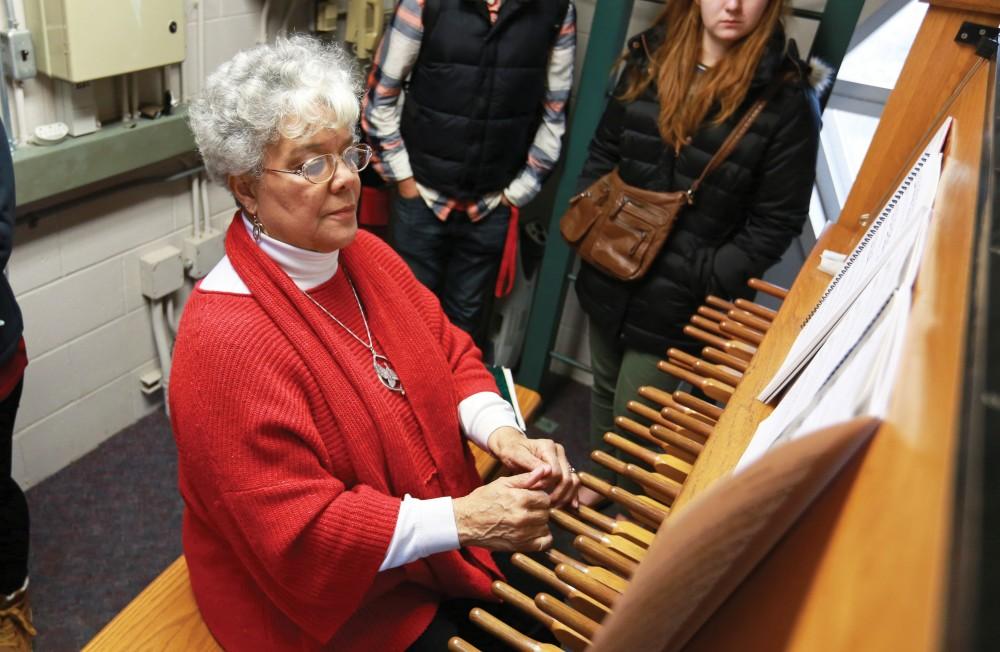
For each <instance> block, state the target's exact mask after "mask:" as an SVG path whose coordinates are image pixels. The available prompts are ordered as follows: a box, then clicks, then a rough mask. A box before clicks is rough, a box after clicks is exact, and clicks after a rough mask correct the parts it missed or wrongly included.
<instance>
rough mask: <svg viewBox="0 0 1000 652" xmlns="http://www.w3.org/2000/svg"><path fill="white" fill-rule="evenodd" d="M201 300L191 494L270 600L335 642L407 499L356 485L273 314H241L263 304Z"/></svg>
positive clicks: (188, 420)
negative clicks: (327, 435) (333, 453)
mask: <svg viewBox="0 0 1000 652" xmlns="http://www.w3.org/2000/svg"><path fill="white" fill-rule="evenodd" d="M199 298H200V299H201V301H199V302H198V305H197V306H189V308H193V310H191V312H192V313H193V314H185V318H186V319H185V322H186V323H185V328H184V330H183V333H184V334H185V336H186V337H184V338H183V339H179V340H178V343H177V346H176V349H175V354H174V368H173V373H172V378H171V381H172V382H171V385H170V403H171V417H172V420H173V424H174V431H175V436H176V438H177V445H178V451H179V456H180V467H181V479H182V481H181V488H182V492H183V493H184V494H185V499H186V500H187V502H188V505H189V508H191V509H194V510H195V511H197V510H198V509H199V507H200V508H201V509H203V510H210V513H203V514H200V515H198V516H199V517H200V518H201V519H202V520H204V521H206V522H209V523H211V524H212V525H213V526H214V527H215V528H216V529H217V530H218V534H219V535H220V536H221V537H222V538H223V539H224V540H225V541H226V542H227V544H228V545H229V546H231V547H232V549H233V550H234V551H235V553H236V555H237V556H238V557H239V559H240V562H241V564H242V565H243V566H244V567H245V568H246V569H247V570H248V572H249V573H250V574H251V575H252V576H253V577H254V580H255V581H256V583H257V584H258V586H260V587H261V588H262V590H263V591H264V592H265V593H266V594H267V595H268V598H269V599H270V600H271V601H272V602H273V603H274V604H275V605H277V606H278V608H279V609H281V610H282V611H283V612H284V613H285V614H286V615H287V616H288V617H289V618H290V619H291V620H293V621H294V622H295V623H297V624H298V625H299V626H300V627H302V628H303V629H304V630H305V631H307V632H309V633H310V635H312V636H314V637H315V638H316V639H317V640H320V641H324V640H327V639H328V638H329V637H330V636H331V635H332V634H333V632H334V631H336V630H337V629H338V628H339V627H340V626H341V625H342V624H343V622H344V621H345V620H346V619H347V618H349V617H350V616H351V614H353V613H354V612H355V611H356V609H357V608H358V606H359V605H360V604H361V603H362V601H363V600H364V599H365V597H366V593H367V592H368V591H369V589H370V588H371V587H372V584H373V582H374V581H375V579H376V575H377V574H378V568H379V565H380V564H381V563H382V560H383V559H384V557H385V553H386V550H387V549H388V546H389V541H390V540H391V538H392V534H393V531H394V529H395V525H396V518H397V515H398V511H399V505H400V501H399V499H397V498H393V497H391V496H387V495H384V494H381V493H378V492H377V491H375V490H373V489H371V488H370V487H367V486H362V485H358V486H352V487H351V488H350V489H347V488H346V486H345V485H347V484H351V483H350V480H349V479H345V478H343V477H338V470H339V469H345V468H346V470H344V471H343V473H342V474H341V475H344V474H349V473H350V469H349V466H348V467H344V466H342V465H338V463H337V462H336V461H335V460H331V459H330V454H329V452H328V450H329V449H328V447H327V445H326V443H324V441H323V440H321V438H320V435H319V432H320V429H318V428H317V424H316V422H315V419H316V418H317V417H316V415H317V414H319V415H322V414H323V411H322V410H318V409H316V406H318V405H320V404H321V401H322V399H321V397H320V394H319V389H318V388H317V387H315V383H314V382H313V381H312V380H311V379H310V378H309V376H308V374H307V373H306V371H305V369H304V368H303V367H302V366H301V363H300V362H299V361H298V359H297V358H296V357H295V356H294V355H293V352H292V351H291V349H290V347H287V343H285V342H284V340H283V339H281V338H280V337H276V336H274V335H270V334H269V333H268V328H267V322H266V320H263V319H260V320H257V319H252V318H249V317H240V316H239V315H240V313H241V310H243V309H244V308H245V307H246V306H247V305H249V304H251V303H252V302H251V301H250V300H249V299H243V298H238V297H232V296H225V295H215V296H211V297H207V296H201V297H199ZM250 313H253V311H252V310H251V311H250ZM251 316H252V315H251ZM234 322H238V323H234ZM329 425H330V424H324V431H325V428H326V427H327V426H329ZM186 543H188V542H186ZM192 545H197V542H193V543H192Z"/></svg>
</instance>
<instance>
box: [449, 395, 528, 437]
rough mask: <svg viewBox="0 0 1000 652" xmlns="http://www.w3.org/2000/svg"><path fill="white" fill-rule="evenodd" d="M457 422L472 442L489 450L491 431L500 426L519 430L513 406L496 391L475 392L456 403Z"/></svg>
mask: <svg viewBox="0 0 1000 652" xmlns="http://www.w3.org/2000/svg"><path fill="white" fill-rule="evenodd" d="M458 422H459V423H460V424H461V425H462V432H464V433H465V436H466V437H468V438H469V439H471V440H472V442H473V443H474V444H476V445H477V446H479V447H480V448H482V449H483V450H484V451H487V452H489V450H490V448H489V445H488V444H487V442H488V441H489V439H490V435H491V434H493V431H494V430H496V429H497V428H500V427H502V426H510V427H511V428H515V429H517V430H520V428H519V427H518V425H517V417H516V416H515V415H514V408H512V407H511V406H510V403H508V402H507V401H505V400H504V398H503V397H502V396H500V395H499V394H497V393H496V392H477V393H475V394H473V395H471V396H469V397H467V398H465V399H462V402H461V403H459V404H458Z"/></svg>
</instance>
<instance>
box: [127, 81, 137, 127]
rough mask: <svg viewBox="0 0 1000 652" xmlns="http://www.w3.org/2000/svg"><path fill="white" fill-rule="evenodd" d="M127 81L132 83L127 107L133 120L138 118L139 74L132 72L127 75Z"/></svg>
mask: <svg viewBox="0 0 1000 652" xmlns="http://www.w3.org/2000/svg"><path fill="white" fill-rule="evenodd" d="M129 82H130V83H131V85H132V88H131V95H130V99H129V109H130V111H129V112H130V113H131V114H132V119H133V120H138V119H139V74H138V73H132V74H131V75H129Z"/></svg>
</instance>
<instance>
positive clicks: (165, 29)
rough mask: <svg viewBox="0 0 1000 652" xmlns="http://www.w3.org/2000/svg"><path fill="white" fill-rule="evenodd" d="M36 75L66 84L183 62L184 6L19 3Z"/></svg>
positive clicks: (161, 2)
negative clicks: (32, 46) (28, 35)
mask: <svg viewBox="0 0 1000 652" xmlns="http://www.w3.org/2000/svg"><path fill="white" fill-rule="evenodd" d="M24 15H25V20H26V22H27V23H28V29H30V30H31V32H32V36H33V40H34V44H35V51H36V60H37V62H38V70H39V72H43V73H45V74H46V75H48V76H50V77H56V78H58V79H65V80H67V81H71V82H84V81H90V80H92V79H100V78H102V77H111V76H114V75H121V74H124V73H129V72H135V71H136V70H145V69H146V68H156V67H158V66H163V65H167V64H171V63H177V62H179V61H183V60H184V31H185V30H184V23H185V21H184V0H24Z"/></svg>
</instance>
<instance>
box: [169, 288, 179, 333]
mask: <svg viewBox="0 0 1000 652" xmlns="http://www.w3.org/2000/svg"><path fill="white" fill-rule="evenodd" d="M166 306H167V328H169V329H170V336H171V337H176V336H177V326H178V325H179V324H180V319H179V315H175V314H174V311H175V309H174V297H173V295H171V296H169V297H167V298H166Z"/></svg>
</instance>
